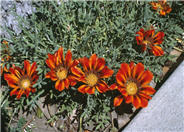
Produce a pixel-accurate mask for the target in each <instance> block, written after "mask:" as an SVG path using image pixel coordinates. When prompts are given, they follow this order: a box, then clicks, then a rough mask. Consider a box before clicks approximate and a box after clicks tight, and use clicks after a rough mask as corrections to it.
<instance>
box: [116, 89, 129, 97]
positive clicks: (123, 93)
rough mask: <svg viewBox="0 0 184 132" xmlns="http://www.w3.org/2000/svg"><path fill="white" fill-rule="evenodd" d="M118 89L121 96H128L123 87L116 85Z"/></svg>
mask: <svg viewBox="0 0 184 132" xmlns="http://www.w3.org/2000/svg"><path fill="white" fill-rule="evenodd" d="M118 90H119V92H120V93H121V94H122V95H123V96H125V97H127V96H128V93H127V91H126V90H125V88H123V87H118Z"/></svg>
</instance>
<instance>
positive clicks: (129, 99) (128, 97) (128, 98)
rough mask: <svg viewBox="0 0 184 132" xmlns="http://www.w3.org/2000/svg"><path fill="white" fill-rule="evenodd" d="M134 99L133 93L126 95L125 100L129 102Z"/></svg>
mask: <svg viewBox="0 0 184 132" xmlns="http://www.w3.org/2000/svg"><path fill="white" fill-rule="evenodd" d="M132 100H133V96H131V95H128V96H127V97H125V101H126V103H127V104H129V103H131V102H132Z"/></svg>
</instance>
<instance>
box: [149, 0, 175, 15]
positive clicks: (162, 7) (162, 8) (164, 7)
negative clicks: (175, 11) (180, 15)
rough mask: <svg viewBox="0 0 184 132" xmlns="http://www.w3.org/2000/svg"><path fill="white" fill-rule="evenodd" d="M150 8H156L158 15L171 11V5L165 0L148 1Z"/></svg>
mask: <svg viewBox="0 0 184 132" xmlns="http://www.w3.org/2000/svg"><path fill="white" fill-rule="evenodd" d="M150 4H151V5H152V8H153V9H154V10H157V11H158V12H159V13H160V15H162V16H165V15H166V14H168V13H170V12H171V10H172V9H171V7H170V6H169V5H168V4H167V2H166V0H158V2H150Z"/></svg>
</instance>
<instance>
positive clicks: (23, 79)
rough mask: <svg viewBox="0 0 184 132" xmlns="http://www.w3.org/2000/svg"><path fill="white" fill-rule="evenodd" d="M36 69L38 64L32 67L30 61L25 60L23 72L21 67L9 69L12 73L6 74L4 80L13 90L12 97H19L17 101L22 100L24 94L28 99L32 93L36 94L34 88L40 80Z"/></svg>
mask: <svg viewBox="0 0 184 132" xmlns="http://www.w3.org/2000/svg"><path fill="white" fill-rule="evenodd" d="M36 68H37V66H36V62H34V63H33V64H32V65H30V63H29V61H28V60H25V61H24V69H23V70H22V69H21V68H19V67H12V68H10V69H9V72H10V73H7V74H4V79H5V80H6V81H7V83H8V85H9V87H11V88H13V90H12V91H11V92H10V96H12V95H17V99H20V97H21V96H22V94H25V95H26V96H27V97H28V96H29V93H30V92H32V93H34V92H35V91H36V89H35V88H33V87H32V86H33V85H34V84H35V83H36V81H37V80H38V75H37V71H36Z"/></svg>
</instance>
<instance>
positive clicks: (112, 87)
mask: <svg viewBox="0 0 184 132" xmlns="http://www.w3.org/2000/svg"><path fill="white" fill-rule="evenodd" d="M117 88H118V86H117V85H116V83H114V84H112V85H111V86H110V87H109V89H110V90H115V89H117Z"/></svg>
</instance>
